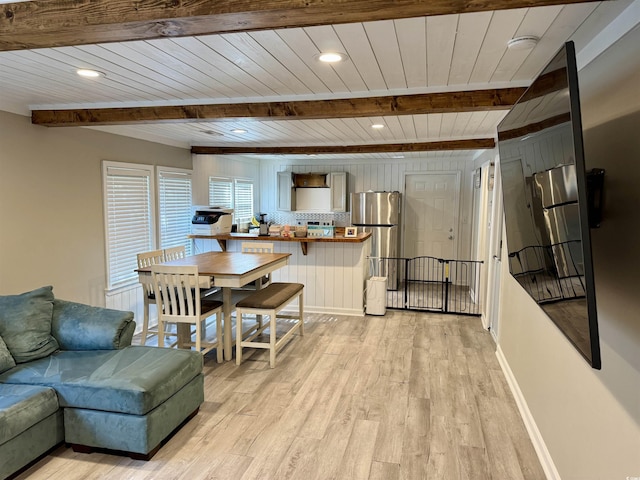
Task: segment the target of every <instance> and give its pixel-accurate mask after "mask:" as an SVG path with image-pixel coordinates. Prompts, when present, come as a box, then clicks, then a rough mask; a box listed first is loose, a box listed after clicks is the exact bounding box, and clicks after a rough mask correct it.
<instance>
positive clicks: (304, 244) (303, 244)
mask: <svg viewBox="0 0 640 480" xmlns="http://www.w3.org/2000/svg"><path fill="white" fill-rule="evenodd" d="M369 237H371V233H369V232H367V233H359V234H358V235H357V236H356V237H345V236H344V235H337V234H336V235H335V236H334V237H279V236H273V237H272V236H259V235H256V234H255V233H225V234H220V235H189V238H191V239H194V240H195V239H209V240H217V242H218V245H220V249H221V250H222V251H223V252H225V251H226V250H227V240H239V241H242V240H251V241H257V242H261V241H262V242H297V243H299V244H300V248H301V249H302V253H303V255H306V254H307V251H308V247H309V244H310V243H328V242H329V243H362V242H364V241H365V240H367V239H368V238H369Z"/></svg>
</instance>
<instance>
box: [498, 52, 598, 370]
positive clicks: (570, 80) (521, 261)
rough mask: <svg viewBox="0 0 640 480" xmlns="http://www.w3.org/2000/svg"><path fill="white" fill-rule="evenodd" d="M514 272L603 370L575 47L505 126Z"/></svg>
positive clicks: (503, 159)
mask: <svg viewBox="0 0 640 480" xmlns="http://www.w3.org/2000/svg"><path fill="white" fill-rule="evenodd" d="M498 148H499V153H500V174H501V180H502V191H503V199H504V214H505V229H506V234H507V248H508V260H509V271H510V272H511V275H513V277H514V278H515V279H516V280H517V281H518V283H519V284H520V285H521V286H522V288H524V289H525V290H526V292H527V293H528V294H529V295H530V296H531V297H532V298H533V299H534V300H535V301H536V302H537V303H538V305H540V307H541V308H542V309H543V310H544V312H545V313H546V314H547V315H548V316H549V318H551V320H553V322H554V323H555V324H556V325H557V326H558V328H560V330H561V331H562V332H563V333H564V335H565V336H566V337H567V338H568V339H569V340H570V341H571V343H572V344H573V345H574V346H575V347H576V348H577V350H578V351H579V352H580V353H581V354H582V356H583V357H584V358H585V359H586V360H587V361H588V362H589V364H590V365H591V366H592V367H593V368H600V365H601V364H600V345H599V339H598V323H597V312H596V303H595V285H594V278H593V264H592V261H591V241H590V233H589V221H588V218H589V216H588V213H589V212H588V203H587V180H586V172H585V166H584V165H585V163H584V153H583V145H582V124H581V119H580V102H579V93H578V77H577V68H576V62H575V50H574V45H573V43H572V42H568V43H567V44H565V46H564V47H563V48H562V49H561V50H560V52H558V54H557V55H556V56H555V57H554V58H553V59H552V60H551V62H549V64H548V65H547V67H546V68H545V69H544V70H543V71H542V72H541V73H540V75H539V76H538V77H537V78H536V80H535V81H534V82H533V83H532V84H531V86H530V87H529V88H528V89H527V90H526V91H525V93H524V94H523V96H522V97H521V98H520V100H518V102H517V103H516V104H515V105H514V106H513V108H512V109H511V110H510V111H509V113H508V114H507V115H506V116H505V118H504V120H503V121H502V122H501V123H500V125H499V126H498Z"/></svg>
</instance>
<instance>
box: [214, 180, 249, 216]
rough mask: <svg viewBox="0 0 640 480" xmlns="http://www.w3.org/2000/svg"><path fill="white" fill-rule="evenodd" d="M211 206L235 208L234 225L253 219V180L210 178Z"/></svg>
mask: <svg viewBox="0 0 640 480" xmlns="http://www.w3.org/2000/svg"><path fill="white" fill-rule="evenodd" d="M209 205H210V206H212V207H224V208H233V223H236V224H240V223H244V222H250V221H251V219H252V218H253V180H247V179H242V178H236V179H232V178H224V177H209Z"/></svg>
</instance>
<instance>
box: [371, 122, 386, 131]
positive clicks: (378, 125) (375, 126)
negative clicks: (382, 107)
mask: <svg viewBox="0 0 640 480" xmlns="http://www.w3.org/2000/svg"><path fill="white" fill-rule="evenodd" d="M371 128H373V129H375V130H380V129H381V128H384V125H383V124H381V123H374V124H373V125H371Z"/></svg>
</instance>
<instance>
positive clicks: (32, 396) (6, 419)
mask: <svg viewBox="0 0 640 480" xmlns="http://www.w3.org/2000/svg"><path fill="white" fill-rule="evenodd" d="M58 408H59V406H58V398H57V397H56V392H55V390H53V389H52V388H48V387H40V386H35V385H9V384H0V445H2V444H3V443H5V442H7V441H9V440H11V439H12V438H14V437H16V436H17V435H19V434H20V433H22V432H24V431H25V430H27V429H28V428H30V427H31V426H33V425H35V424H36V423H38V422H40V421H41V420H44V419H45V418H47V417H48V416H49V415H51V414H53V413H55V412H56V411H57V410H58Z"/></svg>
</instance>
